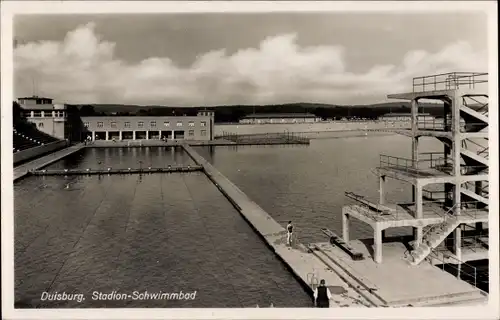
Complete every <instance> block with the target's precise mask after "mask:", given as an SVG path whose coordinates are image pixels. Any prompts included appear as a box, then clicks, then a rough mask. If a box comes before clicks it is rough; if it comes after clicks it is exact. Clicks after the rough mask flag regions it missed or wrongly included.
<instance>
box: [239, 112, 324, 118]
mask: <svg viewBox="0 0 500 320" xmlns="http://www.w3.org/2000/svg"><path fill="white" fill-rule="evenodd" d="M248 118H317V116H316V115H314V114H312V113H254V114H249V115H247V116H245V117H243V119H248ZM318 118H319V117H318Z"/></svg>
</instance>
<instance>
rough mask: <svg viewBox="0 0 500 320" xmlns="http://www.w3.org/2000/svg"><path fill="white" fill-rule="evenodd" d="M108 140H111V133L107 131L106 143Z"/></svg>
mask: <svg viewBox="0 0 500 320" xmlns="http://www.w3.org/2000/svg"><path fill="white" fill-rule="evenodd" d="M108 140H109V132H108V131H106V141H108Z"/></svg>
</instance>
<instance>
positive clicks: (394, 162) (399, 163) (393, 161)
mask: <svg viewBox="0 0 500 320" xmlns="http://www.w3.org/2000/svg"><path fill="white" fill-rule="evenodd" d="M379 166H380V167H381V168H398V169H401V170H404V171H410V170H412V171H414V170H417V167H418V162H417V161H416V160H413V159H408V158H403V157H395V156H389V155H385V154H381V155H380V158H379Z"/></svg>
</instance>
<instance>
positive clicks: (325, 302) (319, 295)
mask: <svg viewBox="0 0 500 320" xmlns="http://www.w3.org/2000/svg"><path fill="white" fill-rule="evenodd" d="M331 298H332V294H331V292H330V290H329V289H328V288H327V287H326V285H325V280H324V279H321V281H320V282H319V286H318V287H317V288H316V289H315V290H314V303H315V305H316V307H317V308H330V299H331Z"/></svg>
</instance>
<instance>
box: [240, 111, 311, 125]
mask: <svg viewBox="0 0 500 320" xmlns="http://www.w3.org/2000/svg"><path fill="white" fill-rule="evenodd" d="M320 121H321V118H319V117H317V116H315V115H314V114H311V113H261V114H251V115H248V116H245V117H243V118H242V119H241V120H240V123H241V124H264V123H314V122H320Z"/></svg>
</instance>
